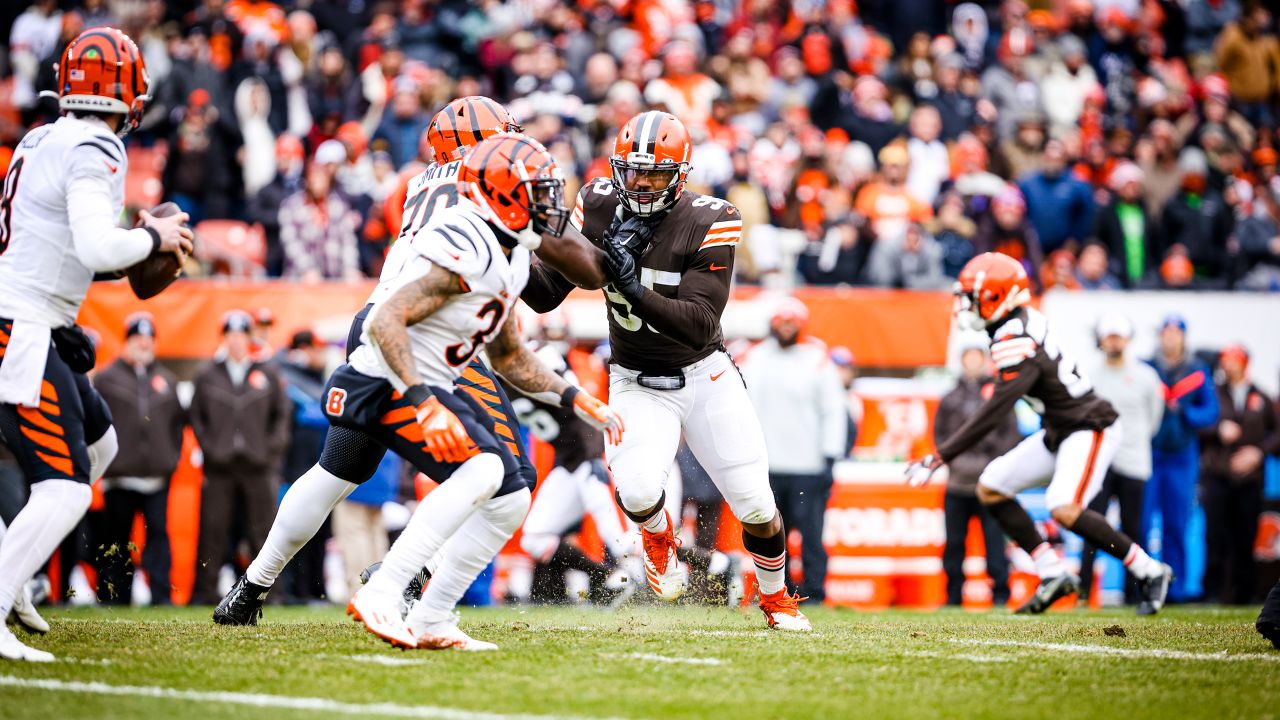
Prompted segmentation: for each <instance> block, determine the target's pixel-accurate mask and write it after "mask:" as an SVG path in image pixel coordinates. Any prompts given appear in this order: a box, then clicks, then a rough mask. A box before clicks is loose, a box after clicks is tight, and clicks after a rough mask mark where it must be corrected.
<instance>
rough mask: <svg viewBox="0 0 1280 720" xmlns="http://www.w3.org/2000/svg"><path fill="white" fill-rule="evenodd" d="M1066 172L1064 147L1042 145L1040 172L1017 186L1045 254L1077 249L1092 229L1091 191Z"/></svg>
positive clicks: (1056, 143)
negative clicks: (1059, 249)
mask: <svg viewBox="0 0 1280 720" xmlns="http://www.w3.org/2000/svg"><path fill="white" fill-rule="evenodd" d="M1066 169H1067V149H1066V146H1065V145H1063V144H1062V142H1061V141H1059V140H1050V141H1049V142H1047V143H1045V147H1044V162H1043V164H1042V168H1041V170H1040V171H1039V172H1036V173H1032V174H1031V175H1028V176H1026V177H1025V178H1023V179H1022V180H1021V181H1020V182H1019V183H1018V188H1019V189H1020V190H1022V194H1023V196H1024V197H1026V199H1027V216H1028V217H1029V218H1030V219H1031V224H1032V225H1033V226H1034V227H1035V229H1036V234H1037V235H1038V236H1039V238H1040V244H1041V247H1042V248H1043V249H1044V251H1045V252H1052V251H1054V250H1057V249H1058V248H1061V247H1076V246H1078V245H1079V244H1080V243H1082V242H1084V240H1085V239H1086V238H1088V237H1089V233H1090V231H1091V230H1092V229H1093V190H1092V189H1091V188H1090V187H1089V185H1088V184H1087V183H1084V182H1082V181H1080V180H1078V179H1076V178H1075V177H1074V176H1072V175H1071V174H1070V173H1068V172H1066Z"/></svg>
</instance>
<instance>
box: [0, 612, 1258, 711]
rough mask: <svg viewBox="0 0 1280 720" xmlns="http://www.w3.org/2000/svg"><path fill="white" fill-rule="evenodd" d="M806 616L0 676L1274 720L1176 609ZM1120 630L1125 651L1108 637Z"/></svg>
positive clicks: (50, 640)
mask: <svg viewBox="0 0 1280 720" xmlns="http://www.w3.org/2000/svg"><path fill="white" fill-rule="evenodd" d="M810 615H811V617H812V618H813V620H814V625H815V627H816V632H815V633H813V634H812V635H810V636H797V635H784V634H782V633H778V632H765V631H764V630H763V620H762V617H761V616H760V614H759V612H758V611H756V610H751V611H750V612H745V613H743V612H735V611H730V610H724V609H702V608H686V607H674V608H672V607H658V608H636V609H626V610H623V611H620V612H618V613H604V612H596V611H588V610H574V609H532V610H518V609H498V610H466V611H464V623H463V627H464V628H465V629H466V630H468V631H469V632H471V633H472V634H473V635H475V636H476V637H478V638H483V639H486V640H491V641H493V642H496V643H498V644H499V645H501V646H502V649H501V650H500V651H499V652H496V653H458V652H426V651H423V652H408V653H406V652H401V651H398V650H393V649H391V648H389V647H387V646H386V645H383V644H382V643H380V642H379V641H377V640H376V639H375V638H373V636H371V635H368V634H366V633H365V632H363V630H362V628H360V627H359V626H358V625H356V624H354V623H352V622H350V621H348V620H346V618H345V617H344V616H343V615H342V614H341V613H340V612H339V611H338V610H336V609H326V610H307V609H280V608H268V609H267V617H266V619H265V621H264V622H263V624H262V625H260V626H258V627H256V628H254V627H249V628H225V627H218V626H215V625H213V624H212V623H211V622H210V621H209V610H208V609H207V608H193V609H178V610H74V611H56V612H51V613H49V617H50V620H51V622H52V625H53V632H52V633H51V634H50V635H49V636H47V637H46V638H38V639H34V640H32V641H31V644H33V645H35V646H38V647H41V648H43V649H47V650H49V651H51V652H53V653H55V654H57V655H58V656H59V658H60V660H59V662H57V663H54V664H50V665H25V664H10V663H5V664H0V683H3V682H4V679H5V678H20V679H38V678H45V679H57V680H61V681H66V682H82V683H88V682H99V683H105V684H108V685H115V686H121V685H131V686H150V687H163V688H176V689H181V690H196V691H235V692H244V693H258V694H268V695H274V696H291V697H310V698H323V699H327V700H332V701H339V702H344V703H355V704H368V703H392V704H395V705H396V706H403V708H422V707H424V706H429V707H434V708H447V709H452V710H458V711H469V712H487V713H495V714H519V713H525V714H539V715H554V716H572V717H580V718H603V717H617V718H654V719H662V720H672V719H676V718H731V719H733V720H763V719H767V718H855V717H858V718H885V717H909V718H935V717H936V718H977V717H1010V718H1012V717H1016V718H1019V719H1020V720H1025V719H1028V718H1072V719H1074V718H1124V719H1128V718H1147V717H1150V718H1156V717H1159V718H1177V719H1178V720H1182V719H1184V718H1231V717H1241V718H1268V717H1270V718H1277V717H1280V652H1277V651H1274V650H1271V649H1270V645H1269V644H1267V643H1266V642H1265V641H1263V640H1262V638H1261V637H1260V636H1258V635H1257V634H1256V633H1255V632H1254V630H1253V627H1252V617H1253V616H1252V613H1250V612H1248V611H1245V610H1240V611H1237V610H1230V611H1227V610H1211V609H1177V610H1170V611H1167V612H1166V613H1164V614H1162V615H1160V616H1158V617H1157V618H1154V619H1139V618H1136V617H1134V616H1133V615H1132V613H1131V612H1127V611H1107V612H1095V613H1088V612H1083V611H1081V612H1073V613H1057V614H1050V615H1048V616H1044V617H1036V618H1024V617H1019V616H1011V615H1007V614H1003V613H1001V614H989V615H977V614H969V613H963V612H939V613H929V614H924V613H907V612H893V613H879V614H862V613H855V612H848V611H843V612H841V611H831V610H817V611H813V612H811V613H810ZM1114 627H1119V628H1120V629H1122V630H1123V636H1121V635H1120V634H1119V632H1118V631H1116V630H1111V631H1110V632H1112V633H1114V634H1108V632H1107V631H1108V629H1111V628H1114ZM993 643H1004V644H993ZM1010 643H1023V644H1010ZM1030 643H1052V644H1067V645H1071V646H1086V647H1087V648H1092V647H1098V648H1114V649H1121V651H1124V650H1127V651H1129V653H1128V654H1113V655H1098V654H1093V653H1089V652H1084V651H1079V650H1077V651H1075V652H1064V651H1062V650H1060V649H1046V648H1041V647H1036V646H1033V645H1030ZM1157 650H1163V651H1176V652H1174V653H1172V654H1164V655H1161V653H1159V652H1154V651H1157ZM1179 653H1184V654H1179ZM1185 653H1190V654H1191V655H1190V656H1188V655H1185ZM1215 653H1225V655H1226V657H1227V658H1230V657H1233V656H1242V657H1236V658H1235V659H1234V660H1230V659H1221V658H1219V657H1210V656H1209V655H1211V654H1215ZM637 654H643V655H647V656H658V657H665V658H678V659H685V660H701V661H704V662H706V663H708V664H672V663H664V662H661V661H659V660H656V659H653V658H652V657H651V658H647V659H642V658H639V657H636V655H637ZM369 657H379V658H389V659H391V661H395V662H406V661H407V662H408V663H411V664H402V665H394V666H384V665H380V664H373V663H371V662H368V658H369ZM362 658H363V660H362ZM717 662H718V664H712V663H717ZM362 714H365V715H366V716H368V717H377V715H376V714H372V713H362ZM331 716H332V717H352V715H350V714H347V715H342V714H339V713H335V712H331V711H326V710H322V709H313V710H306V711H299V710H290V709H280V708H261V707H254V706H245V705H235V704H227V703H215V702H209V701H199V702H197V701H191V700H178V699H170V698H153V697H132V696H130V697H123V696H112V695H103V694H93V693H81V692H70V691H67V690H65V689H62V690H51V689H38V688H31V687H14V686H12V685H7V686H6V685H4V684H0V717H3V718H18V717H22V718H30V717H40V718H57V719H58V720H62V719H64V718H201V719H205V718H258V717H262V718H270V719H271V720H293V719H294V718H298V719H300V720H301V719H302V718H310V719H312V720H314V718H318V717H331ZM456 717H458V718H464V717H467V715H465V714H463V715H457V716H456Z"/></svg>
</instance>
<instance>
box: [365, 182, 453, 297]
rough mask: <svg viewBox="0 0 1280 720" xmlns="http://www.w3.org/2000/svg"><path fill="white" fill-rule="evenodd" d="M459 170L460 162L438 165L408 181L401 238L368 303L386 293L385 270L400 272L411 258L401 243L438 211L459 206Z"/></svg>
mask: <svg viewBox="0 0 1280 720" xmlns="http://www.w3.org/2000/svg"><path fill="white" fill-rule="evenodd" d="M461 168H462V161H461V160H454V161H453V162H451V163H445V164H444V165H439V164H436V163H432V164H431V166H430V167H428V168H427V169H426V170H423V171H422V172H420V173H418V174H417V175H415V176H413V179H411V180H410V181H409V190H408V192H407V193H405V198H404V215H403V219H402V220H401V221H400V234H399V235H397V236H396V242H394V243H392V245H391V249H390V250H388V251H387V259H386V261H385V262H384V263H383V265H382V275H381V276H380V277H379V278H378V280H379V284H378V287H377V288H375V289H374V291H373V294H371V295H370V296H369V300H368V302H370V303H375V302H378V300H379V299H380V298H381V297H382V294H383V293H385V292H386V291H385V289H384V288H383V285H382V282H381V281H383V280H386V279H388V277H387V268H399V267H401V266H403V265H404V264H405V261H406V260H407V259H408V258H409V257H411V256H412V254H413V250H412V249H411V248H410V243H406V242H400V241H401V240H403V239H405V238H411V237H413V236H414V235H416V234H417V232H418V231H419V230H421V229H422V226H423V225H426V224H427V223H428V222H430V220H431V218H432V216H433V215H434V214H435V213H436V212H437V211H439V210H443V209H444V208H447V207H452V206H454V205H457V204H458V170H460V169H461Z"/></svg>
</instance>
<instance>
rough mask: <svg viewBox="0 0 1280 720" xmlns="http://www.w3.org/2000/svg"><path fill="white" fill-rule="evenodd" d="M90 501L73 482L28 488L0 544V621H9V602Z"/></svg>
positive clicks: (86, 491) (87, 493)
mask: <svg viewBox="0 0 1280 720" xmlns="http://www.w3.org/2000/svg"><path fill="white" fill-rule="evenodd" d="M92 501H93V490H92V489H91V488H90V487H89V486H88V485H86V484H85V483H82V482H76V481H75V480H44V481H42V482H38V483H36V484H34V485H32V486H31V498H30V499H28V500H27V504H26V506H25V507H23V508H22V512H19V513H18V516H17V517H15V518H14V519H13V524H12V525H10V526H9V529H8V532H6V533H5V536H4V541H3V542H0V618H6V617H9V611H10V610H12V609H13V600H14V598H16V597H17V596H18V593H20V592H22V586H23V585H25V584H26V582H27V581H28V580H30V579H31V576H32V575H35V573H36V571H37V570H39V569H40V566H41V565H44V563H45V561H46V560H48V559H49V557H50V556H51V555H53V551H54V550H57V549H58V545H60V544H61V543H62V540H63V538H65V537H66V536H67V533H69V532H71V530H72V529H74V528H75V526H76V524H77V523H79V522H80V518H82V517H84V514H85V512H86V511H88V509H89V503H91V502H92Z"/></svg>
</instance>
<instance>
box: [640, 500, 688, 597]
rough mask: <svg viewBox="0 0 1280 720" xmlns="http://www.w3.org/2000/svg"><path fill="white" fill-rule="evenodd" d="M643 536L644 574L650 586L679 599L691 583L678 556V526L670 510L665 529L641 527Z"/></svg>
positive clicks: (659, 595)
mask: <svg viewBox="0 0 1280 720" xmlns="http://www.w3.org/2000/svg"><path fill="white" fill-rule="evenodd" d="M662 512H664V513H666V512H667V511H666V510H663V511H662ZM640 539H641V540H642V541H643V543H644V576H645V579H647V580H648V581H649V587H650V588H653V592H654V594H655V595H657V596H658V597H659V598H661V599H662V600H666V601H667V602H675V601H676V600H678V599H680V596H681V595H683V594H684V589H685V586H686V585H688V582H689V573H688V571H686V570H685V568H684V566H683V565H681V564H680V560H679V558H677V557H676V535H675V526H674V525H673V524H672V522H671V514H670V513H667V529H666V530H664V531H662V532H656V533H655V532H650V531H648V530H646V529H644V528H643V527H642V528H640Z"/></svg>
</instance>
